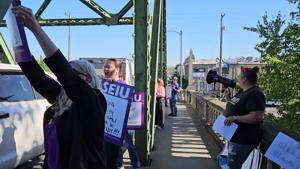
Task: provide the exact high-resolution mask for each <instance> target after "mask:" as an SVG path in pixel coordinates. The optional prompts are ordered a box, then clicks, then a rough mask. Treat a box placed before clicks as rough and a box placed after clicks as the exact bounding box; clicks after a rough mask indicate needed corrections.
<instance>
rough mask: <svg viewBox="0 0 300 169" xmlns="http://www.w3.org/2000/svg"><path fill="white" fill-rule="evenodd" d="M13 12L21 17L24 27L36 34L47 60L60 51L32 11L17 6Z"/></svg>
mask: <svg viewBox="0 0 300 169" xmlns="http://www.w3.org/2000/svg"><path fill="white" fill-rule="evenodd" d="M12 10H13V12H14V13H15V14H16V16H17V17H20V18H21V19H22V20H23V22H24V25H25V26H26V27H27V28H28V29H30V30H31V32H32V33H33V34H34V36H35V37H36V39H37V40H38V42H39V44H40V46H41V48H42V49H43V52H44V54H45V56H46V58H48V57H51V56H52V55H53V54H54V53H55V52H56V51H57V50H58V48H57V47H56V45H55V44H54V43H53V42H52V41H51V39H50V38H49V37H48V35H47V34H46V33H45V32H44V30H43V29H42V28H41V26H40V25H39V23H38V21H37V20H36V18H35V16H34V15H33V13H32V10H31V9H29V8H26V7H24V6H17V7H14V8H13V9H12Z"/></svg>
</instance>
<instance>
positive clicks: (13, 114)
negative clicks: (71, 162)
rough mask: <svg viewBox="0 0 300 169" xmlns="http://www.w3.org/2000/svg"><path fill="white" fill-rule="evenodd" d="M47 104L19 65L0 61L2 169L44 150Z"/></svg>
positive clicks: (13, 166)
mask: <svg viewBox="0 0 300 169" xmlns="http://www.w3.org/2000/svg"><path fill="white" fill-rule="evenodd" d="M48 106H49V103H48V102H47V101H46V100H45V99H44V98H43V97H41V96H40V95H39V94H38V93H37V92H35V91H34V89H33V88H32V86H31V85H30V83H29V81H28V79H27V78H26V77H25V76H24V74H23V73H22V71H21V69H20V68H19V67H18V66H17V65H9V64H0V168H1V169H11V168H15V167H17V166H19V165H21V164H23V163H25V162H26V161H28V160H30V159H33V158H34V157H36V156H38V155H40V154H41V153H43V151H44V146H43V142H44V137H43V115H44V112H45V110H46V108H47V107H48Z"/></svg>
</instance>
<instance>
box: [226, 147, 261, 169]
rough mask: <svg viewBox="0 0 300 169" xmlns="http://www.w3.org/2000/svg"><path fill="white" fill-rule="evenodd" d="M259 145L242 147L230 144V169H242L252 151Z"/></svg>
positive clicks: (228, 158)
mask: <svg viewBox="0 0 300 169" xmlns="http://www.w3.org/2000/svg"><path fill="white" fill-rule="evenodd" d="M256 146H257V145H256V144H254V145H242V144H237V143H233V142H228V156H227V165H228V167H229V169H241V168H242V165H243V163H244V162H245V161H246V159H247V157H248V156H249V154H250V153H251V151H252V150H253V149H254V148H255V147H256Z"/></svg>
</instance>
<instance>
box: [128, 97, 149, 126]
mask: <svg viewBox="0 0 300 169" xmlns="http://www.w3.org/2000/svg"><path fill="white" fill-rule="evenodd" d="M144 99H145V97H144V92H138V93H134V94H133V98H132V102H131V107H130V112H129V116H128V122H127V129H130V130H139V129H143V128H144Z"/></svg>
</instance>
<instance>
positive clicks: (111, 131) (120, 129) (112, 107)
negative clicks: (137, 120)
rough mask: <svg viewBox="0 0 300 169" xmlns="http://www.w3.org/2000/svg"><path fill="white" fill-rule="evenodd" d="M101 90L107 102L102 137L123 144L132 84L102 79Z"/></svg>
mask: <svg viewBox="0 0 300 169" xmlns="http://www.w3.org/2000/svg"><path fill="white" fill-rule="evenodd" d="M101 91H102V93H103V94H104V96H105V99H106V102H107V110H106V115H105V129H104V139H105V140H106V141H108V142H111V143H113V144H117V145H123V139H124V133H125V132H124V131H125V130H126V126H127V120H128V115H129V111H130V106H131V102H132V95H133V86H129V85H126V84H123V83H117V82H109V81H107V80H104V79H103V80H102V90H101Z"/></svg>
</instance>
